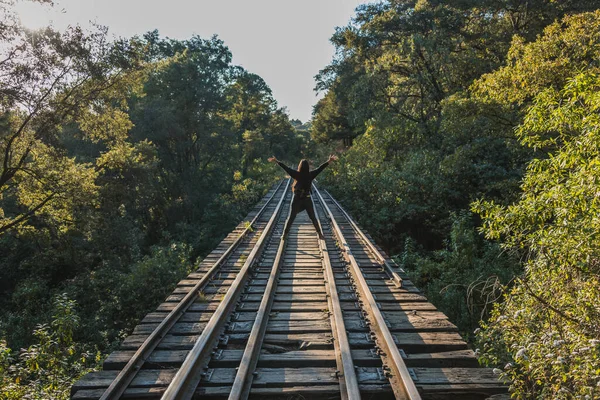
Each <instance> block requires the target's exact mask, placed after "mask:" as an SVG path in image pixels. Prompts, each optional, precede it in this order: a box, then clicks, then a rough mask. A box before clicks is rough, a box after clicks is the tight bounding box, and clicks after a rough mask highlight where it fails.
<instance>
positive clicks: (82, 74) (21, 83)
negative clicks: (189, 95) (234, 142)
mask: <svg viewBox="0 0 600 400" xmlns="http://www.w3.org/2000/svg"><path fill="white" fill-rule="evenodd" d="M7 4H9V5H10V4H12V2H9V3H6V2H3V8H6V5H7ZM13 18H14V15H12V14H11V13H10V12H7V13H6V14H4V20H3V21H1V22H0V29H1V31H0V38H1V39H2V43H3V46H2V50H1V51H2V54H1V55H0V76H2V86H1V87H0V125H1V126H2V131H1V132H0V235H1V234H3V233H6V232H7V231H9V230H10V229H13V228H16V227H18V226H19V225H22V224H24V223H26V222H27V221H28V220H30V219H31V218H32V217H33V216H34V215H37V216H38V217H39V218H42V219H44V220H46V221H47V222H48V223H50V224H53V225H55V226H56V229H59V230H60V229H65V226H68V225H69V220H72V219H73V218H76V217H75V216H74V215H73V209H74V208H75V207H76V204H80V203H85V202H87V203H88V204H93V201H94V198H95V196H96V190H97V188H96V187H95V183H94V180H95V178H96V176H97V173H98V169H99V168H101V166H100V165H93V163H79V162H76V160H75V159H73V158H70V157H68V155H67V154H65V151H64V149H61V146H60V142H61V132H62V130H63V128H64V127H65V126H67V125H69V124H74V125H77V126H79V127H80V129H81V134H82V136H83V137H84V138H86V139H88V140H92V141H95V142H102V144H103V145H104V146H105V149H104V151H107V152H108V151H110V150H111V148H113V147H114V146H116V145H118V144H119V143H122V142H123V141H124V140H125V138H126V136H127V132H128V130H129V129H130V128H131V123H130V122H129V119H128V116H127V114H126V112H125V111H126V106H125V104H124V103H123V102H124V99H125V98H126V97H127V96H128V95H130V94H131V93H132V92H134V91H135V90H136V89H137V88H138V87H139V82H140V78H141V72H140V71H141V63H140V60H139V58H138V57H136V53H137V52H138V45H137V44H136V43H135V42H128V41H118V42H116V43H108V42H107V39H106V30H105V29H104V28H99V29H98V30H97V31H96V32H93V33H91V34H87V33H85V32H83V31H82V30H81V29H80V28H76V27H75V28H70V29H68V30H66V31H65V32H64V33H59V32H57V31H54V30H53V29H51V28H46V29H43V30H40V31H30V30H27V29H25V28H23V27H21V26H19V25H18V24H17V23H16V22H13Z"/></svg>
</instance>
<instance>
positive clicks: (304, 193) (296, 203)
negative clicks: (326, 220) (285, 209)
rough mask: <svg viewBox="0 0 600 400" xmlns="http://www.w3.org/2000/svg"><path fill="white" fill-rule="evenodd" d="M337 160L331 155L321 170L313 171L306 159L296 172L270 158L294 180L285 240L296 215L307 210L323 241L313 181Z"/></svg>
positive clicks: (284, 232)
mask: <svg viewBox="0 0 600 400" xmlns="http://www.w3.org/2000/svg"><path fill="white" fill-rule="evenodd" d="M337 159H338V158H337V156H334V155H330V156H329V160H327V161H325V162H324V163H323V164H321V165H320V166H319V168H317V169H314V170H312V171H311V170H310V169H309V166H308V161H307V160H305V159H302V160H300V163H299V164H298V170H295V169H292V168H290V167H288V166H287V165H285V164H284V163H282V162H281V161H279V160H278V159H277V158H276V157H275V156H273V157H270V158H269V162H276V163H277V164H279V166H280V167H281V168H283V169H284V170H285V172H287V173H288V174H289V175H290V176H291V177H292V178H293V179H294V185H293V186H292V191H293V192H294V198H293V200H292V213H291V214H290V218H289V219H288V220H287V222H286V224H285V229H284V230H283V236H282V238H283V239H285V238H286V237H287V235H288V233H289V232H290V228H291V227H292V223H293V222H294V219H296V215H297V214H298V213H299V212H301V211H302V210H306V212H307V213H308V216H309V218H310V220H311V221H312V223H313V225H314V226H315V229H316V230H317V233H318V234H319V239H323V232H321V229H319V223H318V222H317V218H316V217H315V210H314V209H313V204H312V200H311V198H310V193H311V187H312V181H313V179H315V178H316V177H317V175H319V173H320V172H321V171H323V170H324V169H325V167H326V166H328V165H329V163H330V162H331V161H335V160H337Z"/></svg>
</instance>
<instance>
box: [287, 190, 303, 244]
mask: <svg viewBox="0 0 600 400" xmlns="http://www.w3.org/2000/svg"><path fill="white" fill-rule="evenodd" d="M300 211H302V201H301V199H300V198H299V197H296V196H294V198H293V199H292V212H291V213H290V217H289V218H288V220H287V221H286V223H285V228H284V229H283V237H284V238H285V237H287V235H288V233H289V232H290V229H291V228H292V224H293V223H294V220H295V219H296V215H297V214H298V213H299V212H300Z"/></svg>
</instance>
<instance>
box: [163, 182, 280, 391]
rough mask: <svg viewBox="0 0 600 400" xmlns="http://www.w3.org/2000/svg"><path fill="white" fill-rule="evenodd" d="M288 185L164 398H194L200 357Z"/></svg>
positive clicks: (233, 298) (209, 348)
mask: <svg viewBox="0 0 600 400" xmlns="http://www.w3.org/2000/svg"><path fill="white" fill-rule="evenodd" d="M289 186H290V180H289V179H288V181H287V184H286V187H285V190H284V192H283V195H282V196H281V198H280V199H279V202H278V203H277V207H276V209H275V211H274V212H273V215H272V216H271V218H270V219H269V222H268V224H267V226H266V227H265V229H264V230H263V232H262V234H261V235H260V237H259V238H258V241H257V242H256V244H255V245H254V248H253V249H252V251H251V252H250V254H249V255H248V258H247V259H246V262H244V265H243V266H242V268H241V269H240V271H239V272H238V274H237V276H236V278H235V280H234V281H233V283H232V284H231V287H230V288H229V290H228V291H227V293H226V294H225V296H224V297H223V300H221V302H220V303H219V306H218V307H217V309H216V311H215V312H214V313H213V315H212V316H211V318H210V320H209V321H208V324H207V325H206V327H205V328H204V330H203V331H202V333H201V334H200V337H199V338H198V340H197V341H196V343H194V347H193V348H192V349H191V350H190V352H189V353H188V355H187V357H186V358H185V360H184V361H183V364H182V365H181V367H180V368H179V370H178V371H177V373H176V374H175V377H174V378H173V380H172V381H171V383H170V384H169V386H168V387H167V390H166V391H165V393H164V394H163V396H162V399H163V400H175V399H177V400H180V399H181V400H183V399H186V400H189V399H191V398H192V397H193V395H194V392H195V391H196V388H197V387H198V384H199V383H200V381H201V379H202V368H203V367H204V366H203V365H202V360H203V359H205V358H207V357H208V356H209V355H210V352H211V351H212V344H213V343H214V341H215V340H216V338H217V335H218V334H219V332H220V330H221V328H222V326H223V325H224V324H225V317H226V316H227V315H228V314H229V313H230V312H231V309H232V308H233V306H234V305H235V301H236V300H237V298H238V297H239V295H240V293H241V291H242V289H243V288H244V283H245V281H246V280H247V277H248V272H249V271H250V267H251V266H252V264H254V261H255V259H256V256H257V254H258V252H259V251H260V250H261V249H262V247H263V244H264V243H265V239H266V238H267V237H268V235H269V233H270V232H271V229H272V228H273V225H274V223H275V221H276V220H277V218H278V217H279V212H280V210H281V204H282V203H283V200H284V198H285V197H286V193H287V191H288V188H289Z"/></svg>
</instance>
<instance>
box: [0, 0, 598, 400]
mask: <svg viewBox="0 0 600 400" xmlns="http://www.w3.org/2000/svg"><path fill="white" fill-rule="evenodd" d="M32 1H38V2H43V3H49V1H48V0H32ZM13 3H14V2H13V1H12V0H0V18H1V20H0V45H1V46H0V76H1V77H2V78H1V80H0V254H1V255H2V257H0V338H1V340H0V398H14V399H20V398H23V397H27V398H66V397H67V396H68V388H69V385H70V383H71V382H72V381H73V380H74V379H76V378H77V376H79V375H81V374H82V373H85V372H86V371H88V370H89V369H90V368H94V367H95V366H96V365H97V363H98V362H99V361H100V360H101V359H102V357H103V356H104V355H105V354H106V353H107V352H108V351H110V349H111V348H113V347H114V346H115V345H116V344H117V343H118V342H119V340H120V339H122V338H123V336H124V335H126V334H127V332H129V331H130V330H131V328H132V327H133V326H134V325H135V323H136V321H137V320H139V318H140V317H141V316H142V315H144V314H145V313H146V312H147V311H149V310H151V309H152V308H153V307H154V306H155V305H156V304H157V303H158V302H160V301H161V300H162V299H163V298H164V297H165V296H166V294H167V293H169V292H170V291H171V289H172V287H173V286H174V285H175V283H176V282H177V281H178V280H179V279H180V278H181V277H182V276H184V275H185V274H186V273H188V272H189V271H191V270H192V269H193V267H194V265H195V264H196V263H197V262H198V261H199V260H201V259H202V257H203V256H204V255H205V254H206V253H207V252H208V251H210V250H211V249H212V248H213V247H214V245H215V244H216V243H218V241H219V240H220V239H221V238H222V237H223V236H224V235H225V234H227V233H228V232H229V231H230V230H231V228H232V227H233V226H235V224H236V223H237V222H239V220H240V219H241V218H242V217H243V215H244V214H245V213H246V212H247V210H248V209H249V208H250V207H251V206H252V205H253V204H254V203H255V202H256V201H257V200H258V199H259V198H260V197H261V196H262V195H263V193H264V192H265V190H266V188H267V187H269V186H270V185H271V184H272V183H273V182H274V180H275V179H277V177H278V176H280V173H279V172H278V171H277V170H276V169H275V167H274V166H272V165H269V164H268V163H266V162H265V161H266V158H267V157H268V156H270V155H272V154H276V155H277V156H278V157H279V158H281V159H287V160H290V161H291V160H297V159H298V158H300V157H301V156H302V155H304V154H310V155H312V156H313V158H314V159H317V158H318V159H322V158H323V157H319V156H320V155H321V156H322V155H324V154H326V153H329V152H330V151H331V150H332V149H334V150H338V151H340V153H341V157H340V161H339V163H336V164H335V165H333V166H332V167H331V168H330V169H328V172H327V173H326V174H323V175H322V176H320V178H321V179H320V181H321V183H322V184H324V185H325V186H327V188H328V189H330V190H331V191H332V192H333V193H334V194H335V196H336V197H337V198H338V199H340V200H341V201H342V202H343V203H344V205H345V206H346V207H347V208H348V209H349V211H350V212H351V213H352V214H354V215H355V216H356V217H357V219H358V220H359V222H360V223H361V224H362V225H363V226H364V227H365V228H366V229H367V230H368V231H369V232H370V233H371V234H372V235H373V236H374V237H375V238H376V240H377V241H378V242H379V243H380V244H382V245H383V246H384V247H385V248H386V249H387V250H389V251H390V252H391V253H392V254H394V255H395V257H396V258H397V261H398V263H399V264H401V265H402V266H403V268H404V269H405V270H406V271H407V272H408V273H409V274H410V275H411V276H412V278H413V280H414V281H415V283H416V284H417V286H419V287H420V288H421V289H423V290H424V291H425V292H426V295H427V296H428V298H429V299H430V300H431V301H433V302H434V303H435V304H436V305H437V306H438V307H439V308H440V309H441V310H442V311H444V312H445V313H446V314H447V315H448V316H449V317H450V319H451V320H452V321H453V322H455V323H456V324H457V325H458V326H459V328H460V329H461V331H462V332H463V333H464V334H466V335H467V336H468V337H469V339H470V340H472V342H473V343H474V344H475V345H476V346H479V352H480V355H481V361H482V363H484V364H486V365H489V366H493V367H496V368H497V372H498V374H499V376H500V377H501V378H506V379H507V380H510V382H511V391H512V393H513V396H514V397H515V398H520V399H531V398H538V399H547V398H565V399H567V398H583V399H588V398H589V399H592V398H600V325H599V323H598V321H599V320H600V309H599V308H598V304H600V261H599V260H600V245H599V244H598V243H599V241H598V239H599V236H600V234H599V232H600V226H599V222H598V221H599V220H600V219H599V215H600V200H598V199H600V195H599V193H600V168H599V165H600V118H599V112H600V95H599V93H600V65H599V63H600V11H597V9H598V8H600V1H590V0H568V1H561V2H556V1H550V0H534V1H528V2H521V1H515V0H501V1H498V0H447V1H437V0H429V1H427V0H418V1H409V0H386V1H382V2H379V3H374V4H369V5H364V6H361V7H359V8H358V9H357V11H356V15H355V17H354V18H353V20H352V21H351V22H350V24H349V25H348V26H346V27H342V28H338V29H337V30H336V33H335V34H334V36H333V37H332V43H333V44H334V45H335V47H336V49H337V52H336V56H335V58H334V60H333V61H332V63H331V64H330V65H329V66H326V67H325V68H324V69H323V70H322V71H321V72H320V73H319V75H318V76H317V77H316V78H317V87H316V88H317V90H320V91H322V92H324V97H323V98H322V99H321V100H320V101H319V102H318V103H317V104H316V106H315V108H314V114H313V119H312V121H310V122H307V123H305V124H303V123H302V122H301V121H298V120H291V121H290V120H289V119H288V116H287V114H286V112H285V110H283V109H281V108H278V106H277V103H276V101H275V100H274V99H273V97H272V95H271V91H270V89H269V87H268V86H267V84H266V83H265V82H264V81H263V80H262V79H261V78H260V77H259V76H257V75H255V74H252V73H251V72H249V71H246V70H244V69H243V68H240V67H237V66H234V65H232V63H231V54H230V52H229V50H228V49H227V47H226V46H225V44H224V43H223V42H221V41H220V40H219V39H218V38H216V37H213V38H210V39H203V38H200V37H192V38H190V39H189V40H171V39H168V38H162V37H161V36H160V35H159V34H158V33H157V32H149V33H147V34H146V35H144V36H142V37H134V38H130V39H122V40H118V41H110V40H108V36H107V32H106V30H105V29H104V28H102V27H98V28H97V30H95V31H93V32H84V31H82V30H81V29H79V28H76V27H74V28H70V29H69V30H67V31H66V32H56V31H54V30H53V29H51V28H48V29H44V30H41V31H29V30H27V29H25V28H23V27H22V26H20V25H19V23H18V22H17V19H16V16H15V15H14V12H13V11H12V6H13ZM18 348H23V349H22V350H21V351H17V350H11V349H18Z"/></svg>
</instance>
